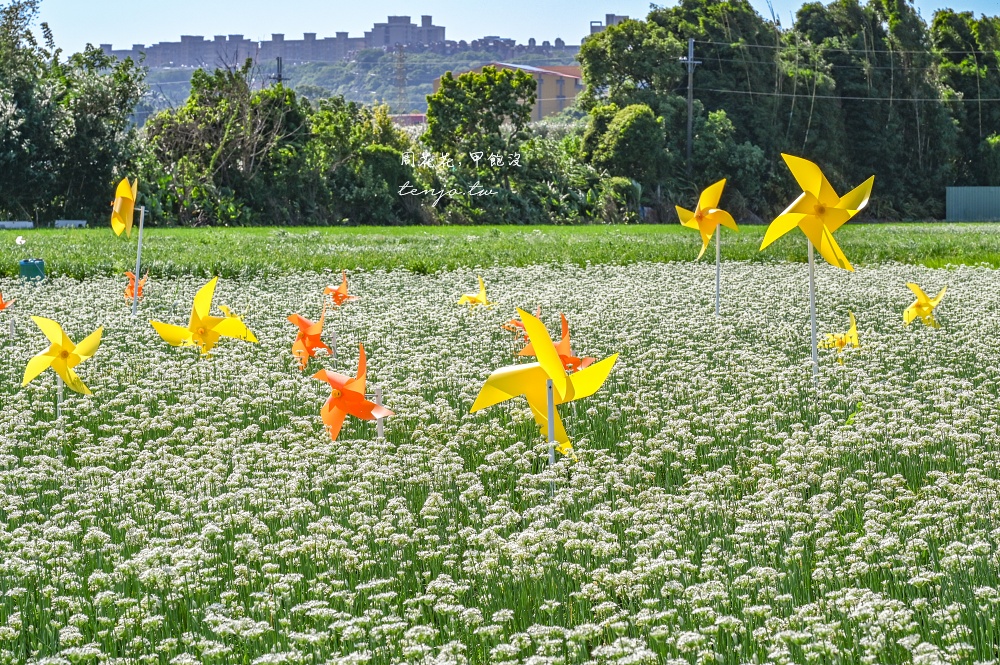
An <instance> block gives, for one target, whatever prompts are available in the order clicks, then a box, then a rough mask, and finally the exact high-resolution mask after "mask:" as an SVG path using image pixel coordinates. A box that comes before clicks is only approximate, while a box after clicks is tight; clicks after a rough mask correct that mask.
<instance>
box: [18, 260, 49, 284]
mask: <svg viewBox="0 0 1000 665" xmlns="http://www.w3.org/2000/svg"><path fill="white" fill-rule="evenodd" d="M18 265H19V266H20V274H21V277H23V278H24V279H45V261H43V260H41V259H22V260H21V261H20V262H18Z"/></svg>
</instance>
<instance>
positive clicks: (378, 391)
mask: <svg viewBox="0 0 1000 665" xmlns="http://www.w3.org/2000/svg"><path fill="white" fill-rule="evenodd" d="M375 403H376V404H378V405H379V406H382V386H375ZM375 431H376V433H377V434H378V438H380V439H384V438H385V426H384V425H383V424H382V419H381V418H376V419H375Z"/></svg>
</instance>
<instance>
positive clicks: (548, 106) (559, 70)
mask: <svg viewBox="0 0 1000 665" xmlns="http://www.w3.org/2000/svg"><path fill="white" fill-rule="evenodd" d="M483 67H496V68H497V69H515V70H521V71H523V72H525V73H527V74H530V75H531V77H532V78H533V79H535V83H536V85H537V87H536V88H535V106H534V108H533V109H532V112H531V117H532V119H533V120H541V119H542V118H544V117H546V116H550V115H553V114H556V113H559V112H560V111H562V110H563V109H565V108H567V107H568V106H570V105H572V104H573V102H574V101H575V100H576V96H577V95H578V94H580V93H581V92H583V75H582V73H581V70H580V67H579V66H578V65H546V66H545V67H530V66H528V65H516V64H511V63H509V62H491V63H490V64H489V65H483ZM483 67H476V68H475V69H471V70H468V71H474V72H482V71H483ZM462 73H464V72H455V73H454V74H453V76H455V77H456V78H457V77H458V76H459V74H462ZM440 87H441V78H440V77H438V78H436V79H434V92H437V91H438V89H439V88H440Z"/></svg>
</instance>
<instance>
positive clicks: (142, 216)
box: [132, 206, 146, 316]
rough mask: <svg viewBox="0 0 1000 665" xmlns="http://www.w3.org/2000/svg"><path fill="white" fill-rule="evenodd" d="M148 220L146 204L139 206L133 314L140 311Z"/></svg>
mask: <svg viewBox="0 0 1000 665" xmlns="http://www.w3.org/2000/svg"><path fill="white" fill-rule="evenodd" d="M145 221H146V206H142V207H141V208H139V246H138V247H137V248H136V250H135V286H134V287H133V290H132V316H135V315H136V313H137V312H138V311H139V270H140V269H141V268H142V226H143V222H145Z"/></svg>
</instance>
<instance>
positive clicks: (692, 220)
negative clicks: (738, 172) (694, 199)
mask: <svg viewBox="0 0 1000 665" xmlns="http://www.w3.org/2000/svg"><path fill="white" fill-rule="evenodd" d="M725 186H726V179H725V178H723V179H722V180H720V181H719V182H717V183H715V184H714V185H710V186H709V187H707V188H706V189H705V191H703V192H702V193H701V196H700V197H698V207H697V208H695V210H694V212H692V211H690V210H685V209H684V208H682V207H680V206H674V208H676V209H677V216H678V217H679V218H680V220H681V224H682V225H683V226H686V227H688V228H690V229H698V232H699V233H701V251H700V252H698V258H699V259H700V258H701V257H702V255H703V254H704V253H705V250H706V249H708V241H709V240H711V239H712V234H713V233H715V230H716V229H717V228H718V227H719V224H722V225H723V226H725V227H727V228H730V229H732V230H733V231H739V228H738V227H737V226H736V220H735V219H733V216H732V215H730V214H729V213H728V212H726V211H725V210H721V209H720V208H719V199H720V198H722V189H723V188H724V187H725ZM695 260H697V259H695Z"/></svg>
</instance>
